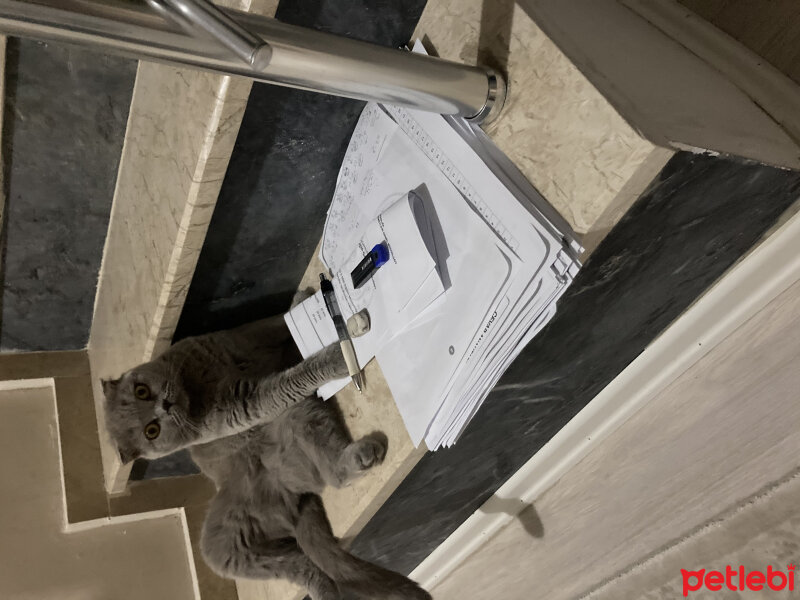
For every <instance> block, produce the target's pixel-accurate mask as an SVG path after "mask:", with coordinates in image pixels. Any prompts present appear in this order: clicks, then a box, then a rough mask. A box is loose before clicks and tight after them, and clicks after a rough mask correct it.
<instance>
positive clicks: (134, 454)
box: [119, 448, 142, 465]
mask: <svg viewBox="0 0 800 600" xmlns="http://www.w3.org/2000/svg"><path fill="white" fill-rule="evenodd" d="M141 455H142V453H141V452H139V451H138V450H136V449H135V448H120V449H119V459H120V460H121V461H122V464H123V465H125V464H128V463H129V462H131V461H133V460H136V459H137V458H139V457H140V456H141Z"/></svg>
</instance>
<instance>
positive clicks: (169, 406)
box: [163, 400, 174, 413]
mask: <svg viewBox="0 0 800 600" xmlns="http://www.w3.org/2000/svg"><path fill="white" fill-rule="evenodd" d="M173 404H174V402H169V401H168V400H164V404H163V406H164V412H165V413H169V409H170V408H172V405H173Z"/></svg>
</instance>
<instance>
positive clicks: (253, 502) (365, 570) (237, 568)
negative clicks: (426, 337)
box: [103, 317, 431, 600]
mask: <svg viewBox="0 0 800 600" xmlns="http://www.w3.org/2000/svg"><path fill="white" fill-rule="evenodd" d="M298 359H299V355H297V351H296V350H295V348H294V344H293V343H292V341H291V336H290V335H289V332H288V330H287V328H286V326H285V324H284V322H283V319H282V318H281V317H274V318H271V319H265V320H263V321H257V322H255V323H251V324H249V325H244V326H242V327H239V328H237V329H232V330H229V331H222V332H217V333H212V334H208V335H204V336H199V337H195V338H188V339H185V340H182V341H180V342H178V343H177V344H175V345H174V346H172V348H170V349H169V350H168V351H167V352H165V353H164V354H163V355H161V356H160V357H159V358H157V359H155V360H153V361H151V362H149V363H146V364H143V365H140V366H138V367H136V368H134V369H132V370H130V371H128V372H127V373H125V374H124V375H122V377H120V378H119V379H116V380H113V381H103V390H104V392H105V396H106V419H107V424H108V429H109V431H110V432H111V435H112V437H113V438H114V441H115V442H116V444H117V447H118V450H119V453H120V458H121V459H122V461H123V462H128V461H131V460H133V459H135V458H137V457H139V456H143V457H146V458H156V457H160V456H164V455H166V454H169V453H171V452H174V451H175V450H179V449H181V448H189V449H190V452H191V454H192V458H193V459H194V460H195V462H196V463H197V464H198V466H199V467H200V468H201V469H202V471H203V473H205V474H206V475H207V476H208V477H210V478H211V479H212V480H213V481H214V483H215V485H216V487H217V494H216V496H215V497H214V499H213V500H212V501H211V504H210V506H209V509H208V514H207V515H206V519H205V523H204V525H203V534H202V539H201V548H202V552H203V556H204V557H205V559H206V562H207V563H208V564H209V565H210V566H211V568H212V569H213V570H214V571H216V572H217V573H219V574H220V575H222V576H223V577H241V578H249V579H268V578H276V577H279V578H285V579H289V580H291V581H293V582H295V583H298V584H300V585H302V586H303V587H305V588H306V589H307V590H308V591H309V593H310V595H311V596H312V598H313V600H337V599H341V598H345V597H348V598H349V597H352V596H355V597H358V598H385V599H387V600H401V599H402V600H406V599H410V600H430V598H431V597H430V595H429V594H428V593H427V592H425V591H424V590H423V589H421V588H420V587H419V586H417V585H416V584H415V583H414V582H412V581H411V580H410V579H407V578H406V577H403V576H402V575H400V574H398V573H394V572H392V571H387V570H385V569H382V568H380V567H378V566H376V565H373V564H371V563H368V562H366V561H363V560H360V559H358V558H356V557H354V556H352V555H351V554H349V553H347V552H346V551H345V550H343V549H342V548H341V546H340V545H339V543H338V541H337V539H336V538H335V537H334V536H333V534H332V532H331V528H330V524H329V523H328V518H327V516H326V515H325V509H324V507H323V506H322V501H321V498H320V497H319V493H320V492H321V491H322V489H323V487H324V486H325V485H326V484H327V485H332V486H336V487H340V486H343V485H345V484H346V483H347V482H348V481H350V480H352V479H353V478H354V477H357V476H358V475H359V474H361V473H362V472H363V471H365V470H366V469H369V468H370V467H372V466H374V465H377V464H380V463H381V462H382V461H383V458H384V456H385V454H386V441H385V436H383V435H382V434H379V433H376V434H372V435H368V436H365V437H363V438H361V439H360V440H357V441H355V442H353V441H351V439H350V437H349V435H348V433H347V431H346V429H345V428H344V426H343V424H342V422H341V419H340V417H339V415H338V413H337V412H336V410H335V408H334V407H333V406H332V404H331V403H327V402H322V401H320V400H318V399H316V398H315V397H314V395H315V392H316V389H317V388H318V387H319V386H320V385H321V384H323V383H325V382H327V381H330V380H332V379H336V378H339V377H342V376H346V375H347V367H346V365H345V363H344V359H343V357H342V354H341V351H340V350H339V348H338V345H335V346H329V347H328V348H326V349H324V350H323V351H321V352H320V353H318V354H316V355H314V356H311V357H309V358H308V359H306V360H303V361H301V362H299V363H298Z"/></svg>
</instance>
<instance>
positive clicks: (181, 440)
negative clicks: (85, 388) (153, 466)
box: [102, 362, 192, 463]
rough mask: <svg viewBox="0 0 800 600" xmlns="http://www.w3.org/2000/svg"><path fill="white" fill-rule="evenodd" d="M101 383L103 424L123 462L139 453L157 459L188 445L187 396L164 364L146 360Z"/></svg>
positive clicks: (190, 428) (128, 460) (189, 432)
mask: <svg viewBox="0 0 800 600" xmlns="http://www.w3.org/2000/svg"><path fill="white" fill-rule="evenodd" d="M102 383H103V393H104V395H105V397H106V410H105V415H106V425H107V427H108V431H109V433H110V434H111V437H112V439H113V440H114V442H115V443H116V444H117V450H118V451H119V456H120V459H121V460H122V462H123V463H127V462H130V461H132V460H134V459H136V458H138V457H140V456H143V457H145V458H158V457H160V456H165V455H167V454H170V453H171V452H174V451H175V450H178V449H180V448H182V447H184V446H186V445H187V442H188V441H189V440H190V438H191V430H192V427H191V425H190V423H189V421H188V415H187V411H188V406H189V402H188V397H187V395H186V393H185V391H184V390H183V387H182V386H181V385H180V381H179V380H178V379H177V377H175V376H174V374H171V373H170V369H169V368H168V366H167V365H166V364H165V363H163V362H151V363H146V364H143V365H140V366H138V367H136V368H135V369H131V370H130V371H128V372H127V373H125V374H124V375H122V377H120V378H119V379H114V380H108V379H105V380H102Z"/></svg>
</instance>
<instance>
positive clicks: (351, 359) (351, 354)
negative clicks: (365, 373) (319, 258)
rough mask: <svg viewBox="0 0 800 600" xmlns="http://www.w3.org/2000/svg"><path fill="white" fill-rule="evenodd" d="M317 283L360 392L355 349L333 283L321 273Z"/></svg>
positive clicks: (348, 366) (359, 370)
mask: <svg viewBox="0 0 800 600" xmlns="http://www.w3.org/2000/svg"><path fill="white" fill-rule="evenodd" d="M319 285H320V290H322V298H323V299H324V300H325V306H326V307H327V308H328V314H329V315H330V316H331V319H333V324H334V326H335V327H336V334H337V335H338V336H339V346H340V348H341V349H342V354H343V355H344V362H345V363H347V372H348V373H349V374H350V377H352V379H353V385H355V386H356V389H357V390H358V391H359V392H360V391H361V390H362V388H363V385H364V382H363V380H362V378H361V369H360V368H359V367H358V359H357V358H356V350H355V348H353V340H351V339H350V334H349V333H348V332H347V325H346V324H345V322H344V317H342V313H341V312H340V311H339V303H338V302H337V301H336V293H335V292H334V291H333V284H332V283H331V282H330V280H328V279H327V278H326V277H325V275H324V274H323V273H320V274H319Z"/></svg>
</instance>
